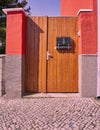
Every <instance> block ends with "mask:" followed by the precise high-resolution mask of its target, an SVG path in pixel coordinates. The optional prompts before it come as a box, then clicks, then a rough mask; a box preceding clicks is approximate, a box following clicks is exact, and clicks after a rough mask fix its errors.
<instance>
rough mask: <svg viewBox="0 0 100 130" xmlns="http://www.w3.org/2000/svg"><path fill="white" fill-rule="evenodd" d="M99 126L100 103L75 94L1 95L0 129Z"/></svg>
mask: <svg viewBox="0 0 100 130" xmlns="http://www.w3.org/2000/svg"><path fill="white" fill-rule="evenodd" d="M10 129H11V130H100V107H99V106H98V105H97V104H95V103H94V102H93V101H92V100H91V99H90V98H80V97H78V96H76V97H75V96H74V97H72V96H68V97H67V96H66V97H65V96H64V98H62V97H54V98H53V97H52V98H49V97H46V98H40V97H39V98H36V97H35V98H23V99H14V100H7V99H4V98H0V130H10Z"/></svg>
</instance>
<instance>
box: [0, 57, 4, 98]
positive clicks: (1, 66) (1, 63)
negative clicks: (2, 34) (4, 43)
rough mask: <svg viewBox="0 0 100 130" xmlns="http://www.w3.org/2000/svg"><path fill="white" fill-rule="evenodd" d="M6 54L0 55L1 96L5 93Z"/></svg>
mask: <svg viewBox="0 0 100 130" xmlns="http://www.w3.org/2000/svg"><path fill="white" fill-rule="evenodd" d="M4 72H5V55H0V97H1V96H2V95H3V94H5V80H4Z"/></svg>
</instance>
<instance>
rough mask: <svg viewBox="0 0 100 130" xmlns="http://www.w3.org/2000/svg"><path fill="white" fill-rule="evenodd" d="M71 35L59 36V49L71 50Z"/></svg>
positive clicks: (57, 41)
mask: <svg viewBox="0 0 100 130" xmlns="http://www.w3.org/2000/svg"><path fill="white" fill-rule="evenodd" d="M71 41H72V40H71V37H57V39H56V49H57V50H71V46H72V45H71Z"/></svg>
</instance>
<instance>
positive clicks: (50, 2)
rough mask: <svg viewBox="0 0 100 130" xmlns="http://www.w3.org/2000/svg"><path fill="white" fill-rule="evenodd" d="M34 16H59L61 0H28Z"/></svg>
mask: <svg viewBox="0 0 100 130" xmlns="http://www.w3.org/2000/svg"><path fill="white" fill-rule="evenodd" d="M27 1H28V6H30V7H31V15H33V16H59V15H60V0H27Z"/></svg>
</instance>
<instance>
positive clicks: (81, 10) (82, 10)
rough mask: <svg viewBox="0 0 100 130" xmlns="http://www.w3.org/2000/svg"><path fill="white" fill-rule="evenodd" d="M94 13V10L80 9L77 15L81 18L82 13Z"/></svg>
mask: <svg viewBox="0 0 100 130" xmlns="http://www.w3.org/2000/svg"><path fill="white" fill-rule="evenodd" d="M92 11H93V9H79V11H78V13H77V16H79V14H80V13H81V12H92Z"/></svg>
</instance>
